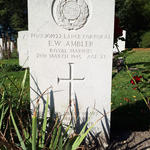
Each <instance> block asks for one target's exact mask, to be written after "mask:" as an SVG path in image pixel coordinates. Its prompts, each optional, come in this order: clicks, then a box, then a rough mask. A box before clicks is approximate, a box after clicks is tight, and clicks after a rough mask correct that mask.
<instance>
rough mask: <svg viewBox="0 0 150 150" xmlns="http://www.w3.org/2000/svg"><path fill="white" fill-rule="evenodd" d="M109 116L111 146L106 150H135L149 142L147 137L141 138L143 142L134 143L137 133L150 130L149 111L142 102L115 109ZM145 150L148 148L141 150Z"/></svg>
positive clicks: (149, 139)
mask: <svg viewBox="0 0 150 150" xmlns="http://www.w3.org/2000/svg"><path fill="white" fill-rule="evenodd" d="M111 116H112V117H111V144H110V146H109V148H108V149H111V150H116V149H120V148H123V149H131V150H135V149H139V148H140V147H141V146H142V145H143V144H144V143H145V142H149V141H150V137H149V136H148V137H145V138H143V139H144V140H143V139H140V140H139V141H140V142H135V136H136V132H137V131H140V132H144V131H149V129H150V110H149V109H148V108H147V106H146V104H145V103H144V101H142V100H140V101H137V102H135V103H132V104H128V105H125V106H121V107H119V108H117V109H115V110H114V111H113V112H112V114H111ZM134 134H135V135H134ZM139 138H140V137H139ZM147 148H150V147H144V148H143V149H142V150H145V149H147Z"/></svg>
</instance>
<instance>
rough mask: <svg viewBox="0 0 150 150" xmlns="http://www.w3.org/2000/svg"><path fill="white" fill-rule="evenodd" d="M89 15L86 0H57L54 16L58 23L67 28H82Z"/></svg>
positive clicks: (54, 6)
mask: <svg viewBox="0 0 150 150" xmlns="http://www.w3.org/2000/svg"><path fill="white" fill-rule="evenodd" d="M88 17H89V8H88V5H87V3H86V2H85V0H55V2H54V5H53V18H54V20H55V22H56V24H57V25H59V26H62V27H63V28H64V29H67V30H77V29H80V28H82V27H83V26H84V25H85V23H86V22H87V19H88Z"/></svg>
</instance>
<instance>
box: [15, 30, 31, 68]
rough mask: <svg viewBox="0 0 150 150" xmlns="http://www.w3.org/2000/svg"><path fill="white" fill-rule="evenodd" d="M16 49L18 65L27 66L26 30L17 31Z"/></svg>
mask: <svg viewBox="0 0 150 150" xmlns="http://www.w3.org/2000/svg"><path fill="white" fill-rule="evenodd" d="M17 49H18V53H19V65H20V66H22V67H23V68H28V67H29V64H28V61H29V54H28V31H19V32H18V39H17Z"/></svg>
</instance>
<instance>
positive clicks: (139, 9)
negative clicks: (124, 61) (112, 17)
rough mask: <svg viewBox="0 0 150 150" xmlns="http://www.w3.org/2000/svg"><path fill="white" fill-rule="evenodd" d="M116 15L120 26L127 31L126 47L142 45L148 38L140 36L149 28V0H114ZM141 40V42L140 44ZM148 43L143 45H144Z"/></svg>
mask: <svg viewBox="0 0 150 150" xmlns="http://www.w3.org/2000/svg"><path fill="white" fill-rule="evenodd" d="M116 15H117V16H118V17H119V19H120V26H121V27H122V29H124V30H126V31H127V42H126V47H127V48H133V47H134V48H135V47H140V46H143V43H145V41H147V40H149V39H150V38H149V37H148V36H146V39H145V38H142V37H143V35H144V34H145V33H146V32H149V30H150V1H149V0H116ZM141 41H142V44H140V43H141ZM145 46H146V47H147V46H148V47H149V45H147V44H146V45H144V47H145Z"/></svg>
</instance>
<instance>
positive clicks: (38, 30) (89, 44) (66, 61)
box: [28, 0, 115, 135]
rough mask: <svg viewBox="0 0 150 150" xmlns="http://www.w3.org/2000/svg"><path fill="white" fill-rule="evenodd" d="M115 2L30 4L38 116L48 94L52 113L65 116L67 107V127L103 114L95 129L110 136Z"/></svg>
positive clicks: (47, 0)
mask: <svg viewBox="0 0 150 150" xmlns="http://www.w3.org/2000/svg"><path fill="white" fill-rule="evenodd" d="M114 3H115V2H114V0H92V1H91V0H55V1H53V0H29V1H28V7H29V13H28V14H29V30H30V33H29V34H28V39H29V40H28V47H29V48H30V50H29V66H30V74H31V76H30V86H31V92H30V94H31V109H32V110H33V109H34V107H35V105H36V100H37V98H38V97H39V95H40V96H41V99H40V101H39V104H40V106H39V108H40V114H41V115H42V113H43V111H44V108H45V103H46V99H47V94H50V102H49V103H50V108H54V110H55V113H58V114H60V115H63V114H64V113H65V112H66V110H68V108H69V111H68V112H67V115H66V117H65V121H64V123H65V124H67V123H68V122H69V121H70V118H71V117H73V118H74V120H73V122H74V123H75V122H76V125H77V124H78V126H81V125H82V123H83V122H85V121H87V118H88V117H89V116H90V113H91V112H92V117H91V120H90V121H89V126H90V125H91V124H92V123H94V122H95V121H96V120H98V119H99V118H101V117H102V116H103V115H102V114H105V117H103V119H102V120H101V121H99V122H98V123H97V124H96V126H95V128H94V129H93V131H94V132H95V133H99V132H101V131H102V134H103V133H107V134H108V135H109V125H110V112H111V110H110V105H111V104H110V101H111V75H112V49H113V31H114ZM31 31H32V32H31ZM49 87H51V88H50V89H49ZM46 89H48V91H46V92H44V91H45V90H46ZM42 93H44V94H42ZM78 131H80V130H78Z"/></svg>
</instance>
